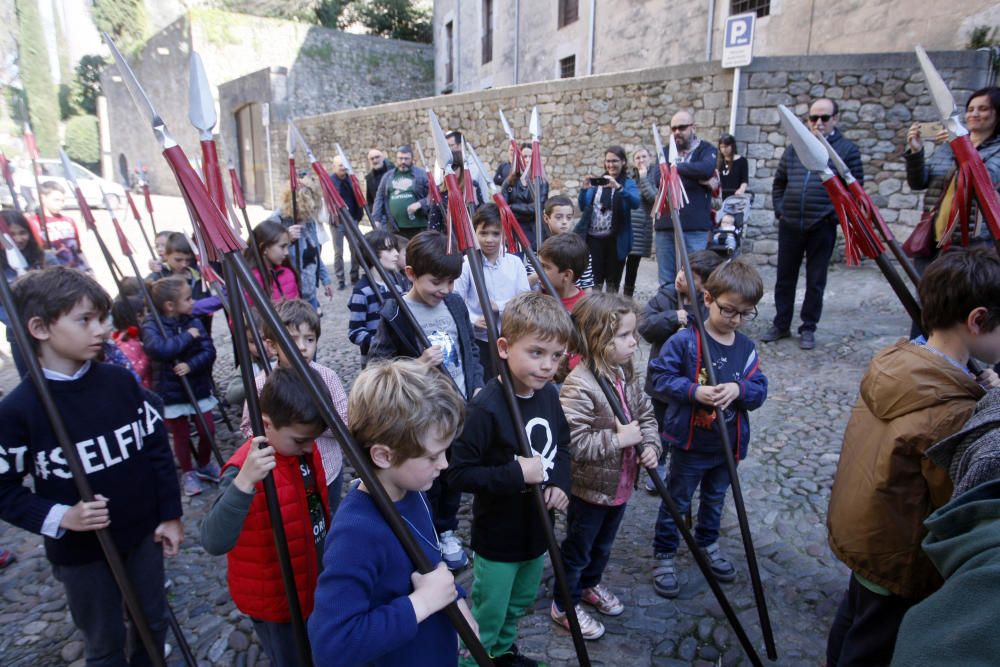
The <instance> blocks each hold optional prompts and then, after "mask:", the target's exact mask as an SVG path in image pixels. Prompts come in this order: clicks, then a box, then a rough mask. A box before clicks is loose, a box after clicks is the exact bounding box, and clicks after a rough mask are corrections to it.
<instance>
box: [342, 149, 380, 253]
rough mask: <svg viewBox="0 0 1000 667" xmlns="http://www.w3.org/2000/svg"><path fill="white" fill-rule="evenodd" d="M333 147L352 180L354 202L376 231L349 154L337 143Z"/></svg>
mask: <svg viewBox="0 0 1000 667" xmlns="http://www.w3.org/2000/svg"><path fill="white" fill-rule="evenodd" d="M333 146H334V148H335V149H336V150H337V155H338V156H340V163H341V164H343V165H344V168H345V169H347V176H348V178H350V179H351V192H353V193H354V201H355V202H357V204H358V206H359V207H360V208H363V209H364V211H365V215H367V216H368V222H370V223H371V225H372V229H375V221H374V220H372V210H371V208H369V206H368V202H367V201H366V200H365V193H364V192H363V191H362V190H361V183H360V181H358V176H357V174H355V173H354V168H353V167H352V166H351V161H350V160H348V159H347V154H346V153H345V152H344V149H343V148H341V147H340V144H338V143H335V144H334V145H333ZM352 252H353V251H352Z"/></svg>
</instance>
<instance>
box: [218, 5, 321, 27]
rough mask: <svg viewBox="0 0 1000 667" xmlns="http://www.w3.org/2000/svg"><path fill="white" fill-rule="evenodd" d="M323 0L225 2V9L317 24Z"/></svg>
mask: <svg viewBox="0 0 1000 667" xmlns="http://www.w3.org/2000/svg"><path fill="white" fill-rule="evenodd" d="M320 4H321V0H223V2H222V6H223V8H224V9H226V10H228V11H231V12H239V13H241V14H250V15H251V16H267V17H270V18H276V19H285V20H289V21H305V22H307V23H315V22H316V10H317V8H318V7H319V5H320Z"/></svg>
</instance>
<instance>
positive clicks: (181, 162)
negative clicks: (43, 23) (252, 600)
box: [102, 33, 312, 666]
mask: <svg viewBox="0 0 1000 667" xmlns="http://www.w3.org/2000/svg"><path fill="white" fill-rule="evenodd" d="M102 35H103V37H104V41H105V42H107V44H108V47H109V48H110V49H111V55H112V57H113V58H114V60H115V64H116V65H117V67H118V71H119V73H120V74H121V76H122V80H123V81H124V82H125V85H126V87H127V88H128V91H129V94H130V95H131V96H132V101H133V102H135V104H136V106H137V107H138V108H139V110H140V111H141V112H143V113H144V114H145V115H146V116H147V117H148V118H149V119H150V122H151V125H152V129H153V134H154V135H155V136H156V138H157V141H158V142H159V144H160V147H161V148H162V149H163V157H164V158H165V159H166V161H167V163H168V164H169V165H170V169H171V171H173V173H174V177H175V178H176V180H177V185H178V187H179V188H180V190H181V194H182V195H183V196H184V199H185V201H186V202H187V204H188V205H189V206H190V207H191V208H192V210H194V211H195V212H196V214H197V215H196V221H197V222H198V223H199V224H200V225H201V231H202V234H203V237H204V238H206V239H208V240H209V242H210V244H211V245H210V247H211V248H212V250H213V252H214V251H215V249H216V248H226V249H227V250H228V251H229V255H228V256H229V257H232V256H233V255H236V256H238V252H236V251H237V250H239V249H240V248H241V247H242V246H243V242H242V241H241V240H240V239H239V238H238V237H236V236H234V235H233V233H232V229H230V228H229V225H228V223H227V222H226V221H225V219H223V217H222V211H221V210H219V208H218V206H216V205H215V203H214V202H213V201H212V200H211V199H210V198H209V194H208V190H207V189H206V188H205V185H204V184H203V183H202V182H201V180H200V179H199V178H198V175H197V174H196V173H195V171H194V169H192V168H191V164H190V162H188V158H187V156H186V155H185V154H184V150H183V149H182V148H181V147H180V146H178V145H177V142H176V141H174V139H173V137H171V136H170V134H169V133H168V131H167V126H166V124H165V123H164V122H163V120H162V119H161V118H160V115H159V114H158V113H157V112H156V109H155V108H154V107H153V105H152V103H151V102H150V101H149V98H148V97H147V96H146V92H145V91H144V90H143V89H142V87H141V86H140V85H139V82H138V80H136V78H135V74H134V73H133V72H132V68H131V67H129V65H128V62H127V61H126V60H125V57H124V56H122V54H121V52H120V51H119V50H118V47H117V46H115V43H114V41H113V40H112V39H111V37H110V36H109V35H108V34H107V33H102ZM208 259H212V257H209V258H208ZM244 267H245V268H246V269H247V275H248V276H250V279H251V282H252V283H253V285H252V287H256V288H257V294H258V295H261V297H262V298H263V302H264V303H265V304H268V305H270V299H269V298H267V297H266V296H263V295H262V292H261V291H260V289H259V285H258V284H257V281H256V280H254V279H253V277H252V275H251V274H250V273H249V267H246V265H245V264H244ZM239 291H240V290H239V285H238V283H236V282H235V281H234V282H233V284H232V288H231V289H230V292H231V293H232V292H239ZM258 305H260V304H258ZM261 307H263V306H261ZM271 313H272V314H273V308H272V310H271ZM240 314H241V311H239V310H236V311H235V313H234V315H235V316H234V318H233V321H234V323H235V324H236V326H237V328H240V325H241V324H242V322H241V321H240V318H239V317H236V316H238V315H240ZM276 329H280V330H281V332H283V333H286V334H287V332H286V331H285V329H284V327H283V326H281V325H280V323H279V324H278V326H276ZM234 338H235V339H236V343H237V345H239V344H240V339H241V338H242V341H243V343H246V335H245V334H244V335H243V336H240V335H236V336H234ZM293 349H294V347H293ZM242 366H243V369H244V373H247V372H249V369H250V368H251V365H250V361H249V359H246V360H244V363H243V364H242ZM181 379H182V380H183V379H184V378H181ZM247 386H250V387H253V386H254V384H253V382H252V380H251V382H250V384H249V385H247ZM253 393H254V392H252V391H251V392H247V397H248V398H249V397H250V395H251V394H253ZM263 484H264V494H265V496H266V498H267V509H268V517H269V519H270V523H271V531H272V533H273V536H274V544H275V549H276V550H277V553H278V564H279V569H280V570H281V575H282V583H283V584H284V588H285V595H286V597H287V600H288V608H289V611H290V613H291V622H292V630H293V632H294V635H295V639H296V642H295V644H296V649H297V651H298V657H299V663H300V664H301V665H304V666H308V665H311V664H312V659H311V652H310V650H309V639H308V636H307V635H306V629H305V620H304V619H303V617H302V609H301V607H300V605H299V596H298V594H297V591H296V588H295V576H294V574H293V572H292V559H291V555H290V554H289V551H288V540H287V539H286V537H285V526H284V523H282V518H281V509H280V507H279V505H278V495H277V489H276V487H275V483H274V474H273V473H268V475H267V477H265V478H264V482H263Z"/></svg>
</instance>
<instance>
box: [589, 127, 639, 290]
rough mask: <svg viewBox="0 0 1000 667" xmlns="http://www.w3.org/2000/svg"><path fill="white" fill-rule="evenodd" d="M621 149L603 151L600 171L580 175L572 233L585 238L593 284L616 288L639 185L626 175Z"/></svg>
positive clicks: (628, 245) (629, 243)
mask: <svg viewBox="0 0 1000 667" xmlns="http://www.w3.org/2000/svg"><path fill="white" fill-rule="evenodd" d="M627 163H628V160H627V158H626V157H625V149H624V148H622V147H621V146H610V147H609V148H608V149H607V150H606V151H605V152H604V174H603V175H602V176H584V178H583V188H582V189H581V190H580V194H579V196H578V197H577V203H578V204H579V206H580V212H581V215H580V222H579V223H577V226H576V233H577V234H579V235H580V236H582V237H583V238H584V239H585V240H586V241H587V247H588V248H589V249H590V258H591V261H592V263H593V268H594V288H595V289H603V290H604V291H605V292H617V291H618V286H619V284H620V283H621V279H622V269H624V268H625V258H626V257H628V254H629V251H630V250H631V249H632V209H635V208H638V207H639V186H637V185H636V183H635V181H633V180H632V179H631V178H628V177H627V176H626V175H625V173H626V171H625V170H626V167H627V166H628V164H627Z"/></svg>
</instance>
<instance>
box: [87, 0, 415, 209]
mask: <svg viewBox="0 0 1000 667" xmlns="http://www.w3.org/2000/svg"><path fill="white" fill-rule="evenodd" d="M192 51H196V52H197V53H198V54H199V55H200V56H201V59H202V62H203V63H204V66H205V71H206V73H207V74H208V77H209V81H210V83H211V85H212V87H213V94H214V97H215V99H216V102H217V103H218V109H219V114H218V118H219V121H218V124H217V125H216V127H215V132H216V135H217V139H218V143H219V151H220V158H221V159H222V161H223V162H225V160H226V159H227V157H231V158H232V159H233V161H234V163H235V164H236V165H238V171H239V174H240V178H241V181H242V183H243V186H244V189H245V190H246V194H247V199H248V201H251V202H253V203H263V202H267V203H270V202H271V201H272V200H273V198H272V192H271V189H272V188H271V187H269V179H268V177H267V165H268V160H267V154H266V150H267V144H268V141H267V137H266V135H265V127H266V128H268V129H269V131H270V133H271V137H270V143H271V147H272V150H273V151H274V154H277V149H278V148H279V147H280V148H281V149H282V150H283V149H284V145H285V129H286V122H285V121H286V119H287V117H288V116H289V115H292V116H295V117H297V116H306V115H313V114H319V113H324V112H328V111H335V110H338V109H351V108H355V107H363V106H369V105H375V104H381V103H385V102H391V101H396V100H405V99H410V98H414V97H425V96H427V95H430V94H432V93H433V69H434V64H433V50H432V48H431V46H430V45H427V44H416V43H412V42H404V41H399V40H392V39H384V38H381V37H373V36H368V35H354V34H348V33H345V32H340V31H336V30H328V29H326V28H321V27H318V26H314V25H308V24H303V23H295V22H291V21H282V20H278V19H267V18H260V17H256V16H247V15H242V14H234V13H230V12H222V11H218V10H213V9H206V8H198V9H192V10H190V11H189V12H188V13H187V14H186V15H184V16H182V17H181V18H179V19H177V20H176V21H174V22H173V23H171V24H169V25H168V26H167V27H166V28H164V29H162V30H160V31H159V32H157V33H156V34H154V35H153V36H152V37H151V38H150V39H149V40H147V41H146V42H145V43H144V44H143V45H142V47H141V48H140V49H139V50H138V51H137V52H135V53H133V54H129V55H128V57H129V62H130V64H131V66H132V68H133V70H134V71H135V73H136V76H137V77H138V79H139V81H140V83H141V84H142V85H143V87H144V88H145V90H146V93H147V94H148V95H149V98H150V100H151V101H152V103H153V105H154V106H155V107H156V109H157V111H159V113H160V115H161V116H162V117H163V119H164V121H165V122H166V124H167V127H168V128H169V130H170V132H171V134H172V136H173V137H174V139H175V140H176V141H177V142H178V143H179V144H180V145H181V146H182V147H183V148H184V149H185V151H186V153H187V155H188V157H189V158H191V159H192V160H195V159H196V158H200V150H199V146H198V133H197V131H196V130H195V129H194V128H193V127H192V126H191V124H190V122H189V120H188V85H189V84H188V69H189V63H190V57H191V52H192ZM101 83H102V87H103V91H104V94H105V96H106V97H107V107H108V115H107V122H106V124H105V127H104V128H102V133H104V136H110V151H109V152H108V153H106V154H105V155H104V156H103V158H104V160H105V161H106V163H107V164H106V165H105V173H110V172H108V171H107V170H108V169H109V168H111V164H110V163H112V162H115V161H116V160H117V159H118V156H119V155H120V154H124V155H126V156H127V157H128V159H129V162H130V164H132V165H135V164H137V163H139V162H141V163H142V165H143V166H145V167H148V169H149V170H150V181H151V186H152V189H153V190H154V191H156V192H160V193H164V194H177V192H178V190H177V186H176V183H175V182H174V179H173V176H172V175H171V174H170V170H169V167H168V166H167V163H166V162H165V161H164V160H163V158H162V157H161V156H160V151H159V147H158V146H157V144H156V141H155V139H154V137H153V134H152V132H151V131H150V127H149V121H148V119H147V118H145V117H143V116H142V115H141V114H140V112H139V111H138V110H137V109H136V107H135V105H134V104H133V103H132V100H131V99H130V97H129V94H128V91H127V89H126V88H125V85H124V83H123V82H122V81H121V77H120V76H119V75H118V71H117V69H116V68H115V67H113V66H112V67H109V68H108V69H107V70H105V72H104V74H103V76H102V81H101ZM265 113H266V115H265ZM230 151H232V152H230ZM302 157H304V156H302ZM274 166H275V169H276V168H277V165H274ZM306 166H308V165H306ZM275 173H277V172H275ZM275 183H277V181H275ZM273 187H274V188H277V187H278V186H277V185H274V186H273ZM273 194H277V193H273Z"/></svg>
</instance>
